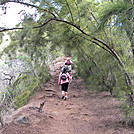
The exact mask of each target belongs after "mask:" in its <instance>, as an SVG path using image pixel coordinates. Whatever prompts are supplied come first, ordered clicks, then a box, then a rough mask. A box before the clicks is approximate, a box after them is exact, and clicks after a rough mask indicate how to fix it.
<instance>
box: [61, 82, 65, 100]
mask: <svg viewBox="0 0 134 134" xmlns="http://www.w3.org/2000/svg"><path fill="white" fill-rule="evenodd" d="M61 90H62V91H61V94H62V99H64V97H65V84H61Z"/></svg>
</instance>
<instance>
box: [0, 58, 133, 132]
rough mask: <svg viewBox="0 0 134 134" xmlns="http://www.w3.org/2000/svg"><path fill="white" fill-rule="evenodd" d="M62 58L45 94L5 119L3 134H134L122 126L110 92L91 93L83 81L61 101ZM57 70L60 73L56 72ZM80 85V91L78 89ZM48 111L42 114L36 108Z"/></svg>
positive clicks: (57, 61)
mask: <svg viewBox="0 0 134 134" xmlns="http://www.w3.org/2000/svg"><path fill="white" fill-rule="evenodd" d="M64 61H65V58H58V59H57V60H56V61H55V67H53V68H51V74H52V78H51V79H50V81H49V82H47V84H46V85H44V90H43V91H38V92H36V93H35V95H34V96H33V97H32V98H31V99H30V101H29V103H28V104H27V105H25V106H24V107H22V108H20V109H18V110H17V111H15V112H13V113H12V114H11V115H10V116H7V117H6V116H5V118H4V122H5V124H4V127H3V128H2V129H1V130H0V133H1V134H134V129H133V128H127V127H125V126H124V125H123V124H122V123H121V122H122V120H123V115H122V112H121V109H120V103H119V102H118V101H117V100H115V98H113V97H111V96H110V93H109V92H100V93H96V92H93V91H92V92H91V91H88V90H86V85H85V83H84V82H83V80H82V79H81V78H77V80H75V81H73V80H71V81H70V85H69V97H68V99H67V100H66V101H65V100H63V99H61V91H60V87H59V86H58V84H57V81H58V75H59V71H60V66H61V65H63V63H64ZM55 70H56V71H55ZM76 82H77V84H78V87H79V89H78V87H77V85H76ZM44 101H45V103H44V107H43V109H42V110H41V112H38V109H37V108H36V107H39V106H40V104H41V103H43V102H44Z"/></svg>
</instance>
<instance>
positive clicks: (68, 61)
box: [65, 58, 74, 73]
mask: <svg viewBox="0 0 134 134" xmlns="http://www.w3.org/2000/svg"><path fill="white" fill-rule="evenodd" d="M73 64H74V63H73V62H72V61H71V59H69V58H67V60H66V61H65V65H66V66H68V72H69V73H70V72H71V70H72V65H73Z"/></svg>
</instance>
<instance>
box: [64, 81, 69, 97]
mask: <svg viewBox="0 0 134 134" xmlns="http://www.w3.org/2000/svg"><path fill="white" fill-rule="evenodd" d="M68 85H69V83H65V90H64V91H65V99H67V97H68Z"/></svg>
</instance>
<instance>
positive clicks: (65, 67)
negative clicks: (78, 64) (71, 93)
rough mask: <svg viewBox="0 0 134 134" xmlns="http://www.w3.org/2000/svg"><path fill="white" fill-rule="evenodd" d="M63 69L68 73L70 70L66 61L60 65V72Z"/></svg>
mask: <svg viewBox="0 0 134 134" xmlns="http://www.w3.org/2000/svg"><path fill="white" fill-rule="evenodd" d="M64 69H66V72H68V73H69V74H70V70H69V68H68V65H67V63H65V65H63V66H62V69H61V72H62V71H63V70H64Z"/></svg>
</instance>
